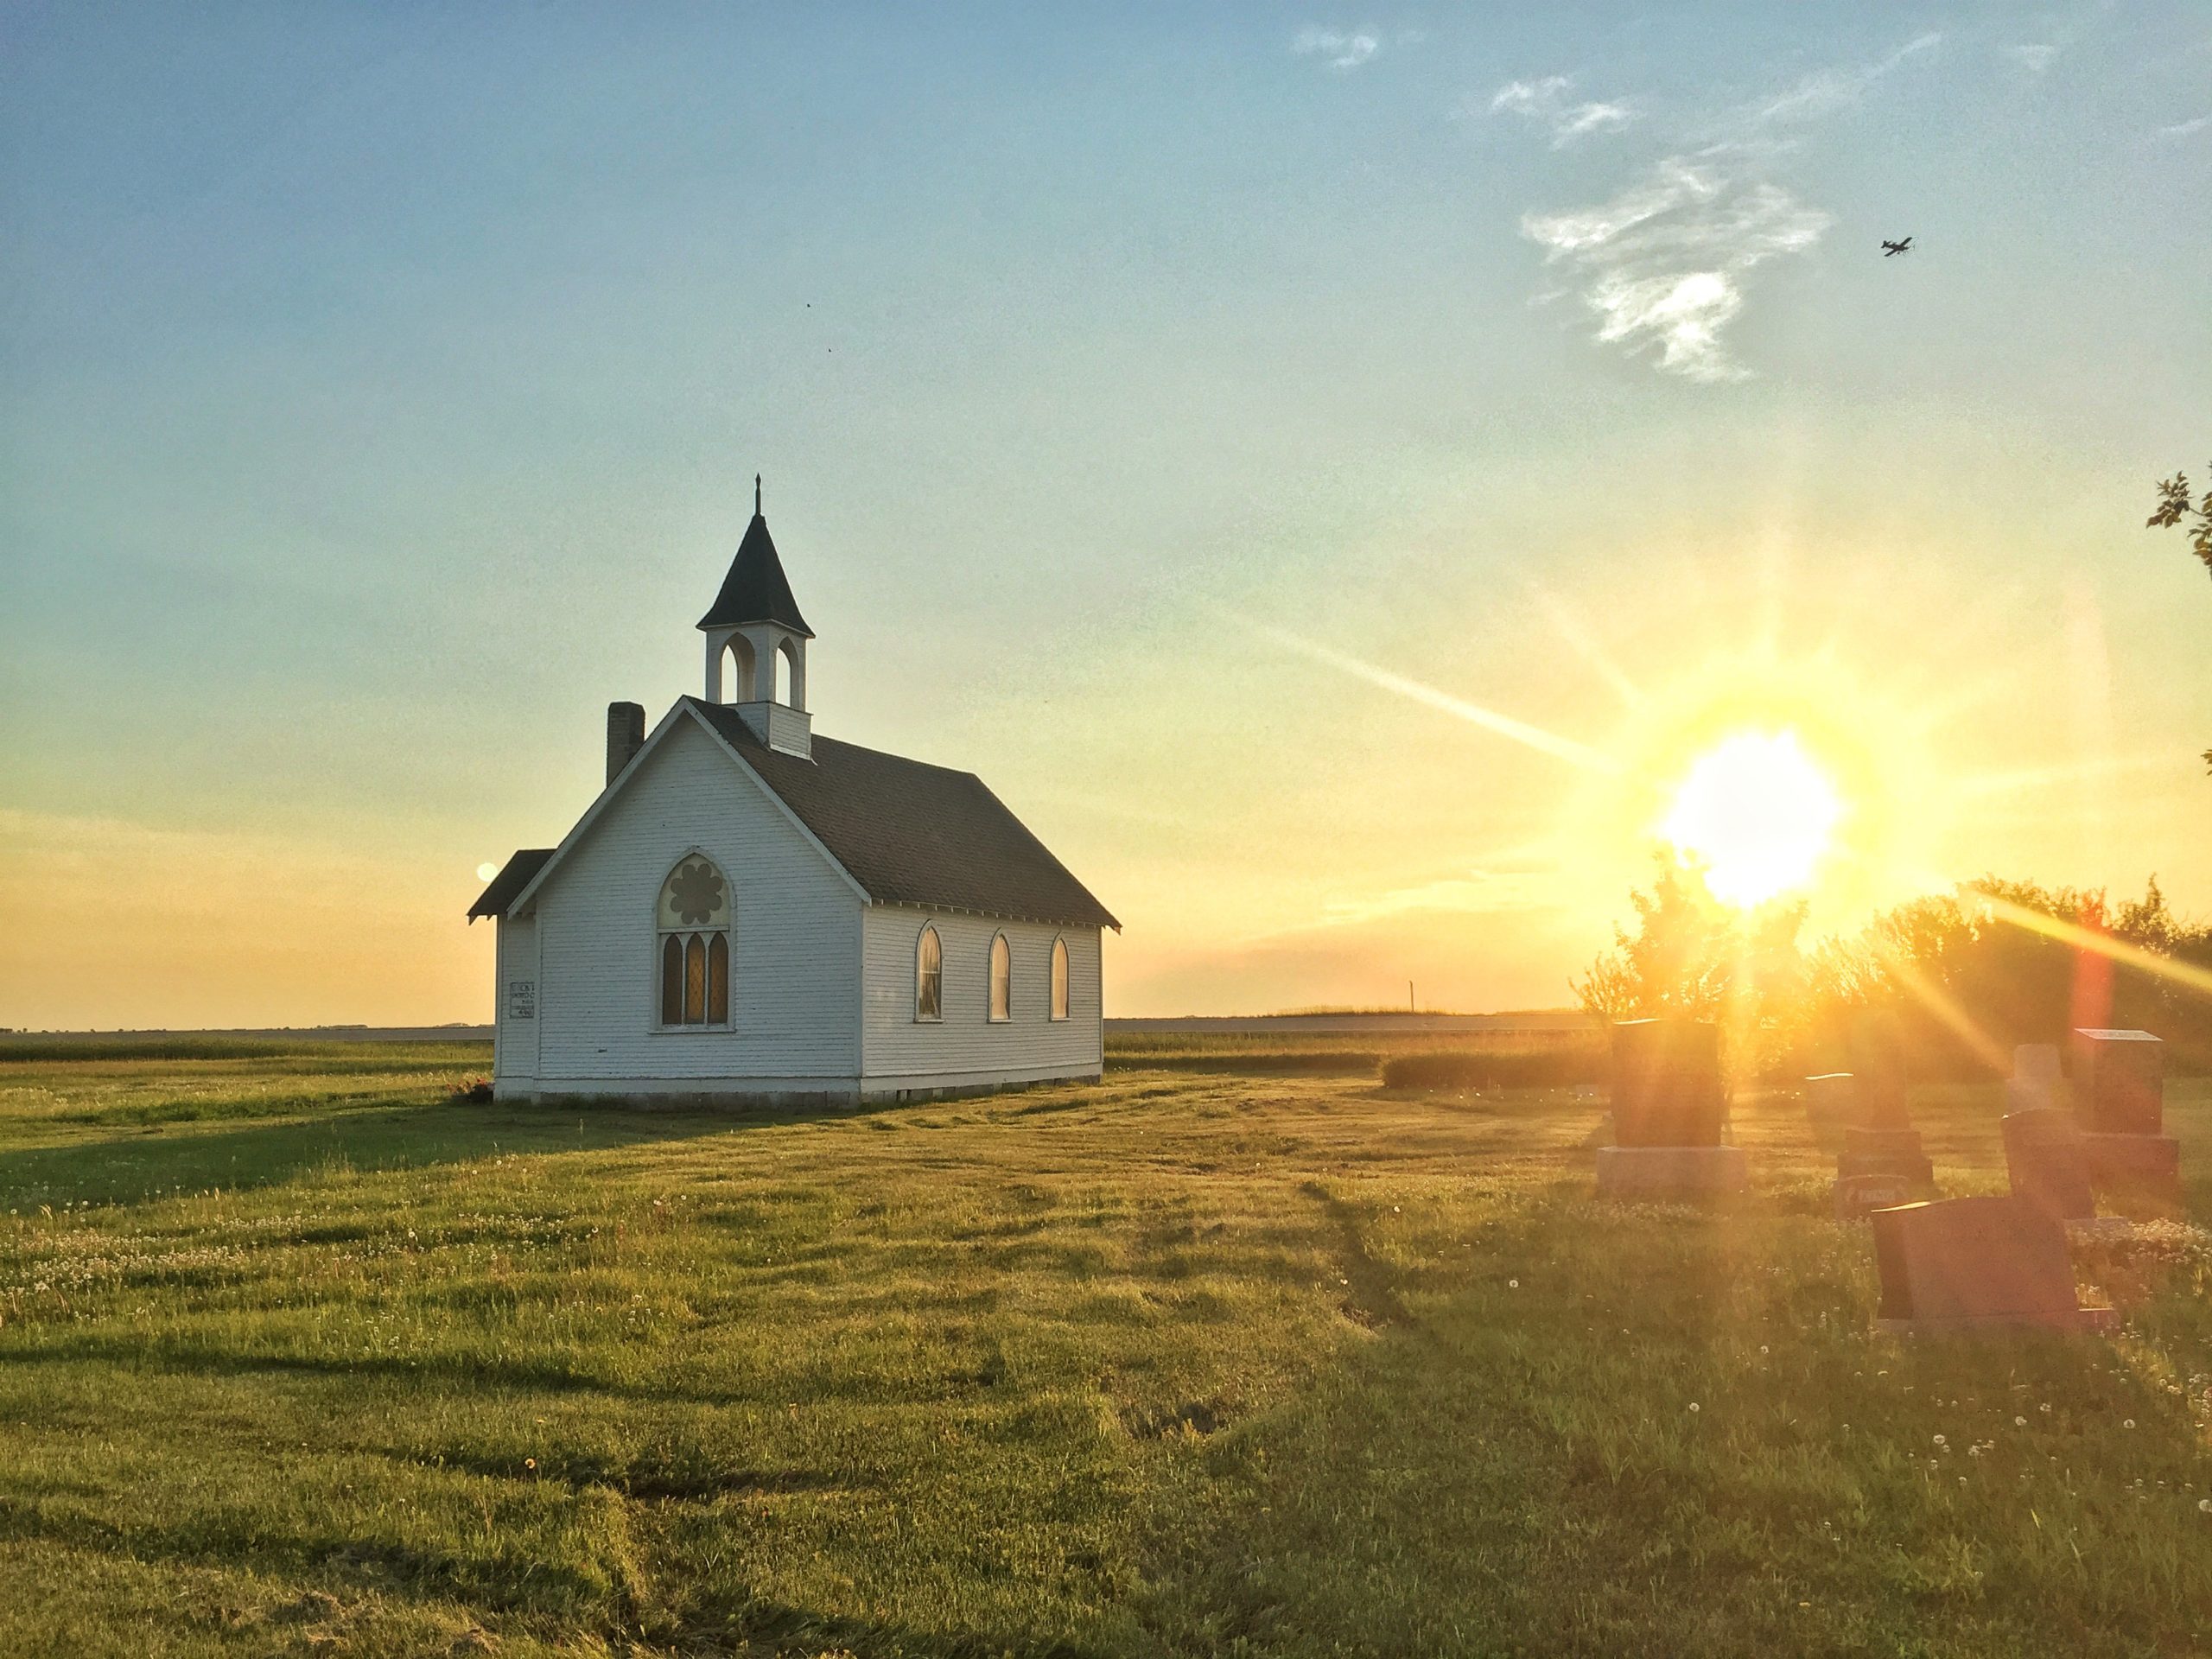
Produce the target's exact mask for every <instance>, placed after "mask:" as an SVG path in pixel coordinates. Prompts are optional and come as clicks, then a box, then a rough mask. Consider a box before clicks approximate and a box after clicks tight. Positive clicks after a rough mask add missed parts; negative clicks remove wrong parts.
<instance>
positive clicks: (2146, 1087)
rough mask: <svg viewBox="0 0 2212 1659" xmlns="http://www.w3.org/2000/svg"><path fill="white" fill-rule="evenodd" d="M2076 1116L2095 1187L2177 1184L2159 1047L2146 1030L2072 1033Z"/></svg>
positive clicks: (2177, 1154)
mask: <svg viewBox="0 0 2212 1659" xmlns="http://www.w3.org/2000/svg"><path fill="white" fill-rule="evenodd" d="M2074 1102H2075V1116H2076V1117H2077V1118H2078V1119H2079V1120H2080V1122H2081V1125H2082V1152H2083V1154H2084V1155H2085V1156H2086V1157H2087V1159H2088V1166H2089V1179H2091V1180H2092V1181H2094V1183H2095V1184H2096V1185H2100V1186H2107V1187H2113V1186H2146V1187H2152V1188H2155V1189H2158V1190H2160V1191H2164V1192H2175V1191H2177V1190H2178V1189H2179V1187H2180V1185H2181V1142H2179V1141H2177V1140H2175V1139H2174V1138H2173V1137H2172V1136H2171V1135H2167V1134H2166V1133H2165V1132H2164V1131H2165V1045H2164V1043H2162V1042H2160V1041H2159V1040H2158V1039H2157V1038H2156V1037H2153V1036H2152V1034H2151V1033H2149V1032H2147V1031H2102V1030H2082V1031H2077V1032H2075V1033H2074Z"/></svg>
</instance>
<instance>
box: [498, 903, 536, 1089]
mask: <svg viewBox="0 0 2212 1659" xmlns="http://www.w3.org/2000/svg"><path fill="white" fill-rule="evenodd" d="M492 925H493V926H494V927H496V928H497V929H499V938H498V941H497V949H496V950H494V951H493V957H494V959H495V961H496V963H497V968H496V970H495V971H496V974H497V977H498V982H497V983H496V984H495V985H494V986H493V988H492V994H493V1008H492V1032H493V1035H492V1082H493V1085H494V1087H495V1088H505V1087H507V1086H508V1085H511V1084H519V1085H521V1086H522V1088H521V1092H524V1093H527V1092H528V1091H529V1090H528V1085H529V1084H530V1083H531V1081H532V1080H533V1079H535V1078H536V1077H537V1029H538V1023H539V1022H538V1021H537V1020H536V1019H535V1018H532V1019H529V1020H517V1019H514V1018H513V1017H512V1014H513V1011H514V1007H515V1001H514V993H515V987H516V986H517V985H527V986H529V987H530V988H531V998H532V1001H533V1003H534V1001H535V999H536V995H537V923H536V922H534V921H532V920H531V919H530V918H528V917H509V916H502V917H500V918H499V919H498V920H496V921H495V922H493V924H492ZM533 1012H534V1009H533Z"/></svg>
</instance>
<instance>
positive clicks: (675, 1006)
mask: <svg viewBox="0 0 2212 1659" xmlns="http://www.w3.org/2000/svg"><path fill="white" fill-rule="evenodd" d="M653 922H654V925H655V928H656V930H657V931H658V933H659V936H660V968H659V977H660V1024H661V1027H662V1028H663V1029H664V1030H680V1029H682V1028H683V1027H690V1026H701V1027H715V1026H721V1027H727V1026H728V1024H729V931H730V893H729V882H728V879H727V878H725V877H724V876H723V874H722V873H721V871H720V870H719V869H717V868H715V861H713V860H712V859H710V858H709V857H707V856H706V855H704V854H702V853H690V854H687V855H685V856H684V857H683V858H680V859H678V860H677V863H676V868H674V869H672V870H671V871H670V872H669V873H668V880H665V881H664V882H662V883H661V886H660V898H659V899H658V901H657V902H656V904H655V906H654V909H653Z"/></svg>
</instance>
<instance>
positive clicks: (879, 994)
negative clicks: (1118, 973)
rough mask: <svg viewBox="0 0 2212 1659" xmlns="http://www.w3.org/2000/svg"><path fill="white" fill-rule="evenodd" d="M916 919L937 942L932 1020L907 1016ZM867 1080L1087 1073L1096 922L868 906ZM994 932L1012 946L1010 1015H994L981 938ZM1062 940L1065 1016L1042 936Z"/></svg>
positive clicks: (1097, 1023) (1019, 1078)
mask: <svg viewBox="0 0 2212 1659" xmlns="http://www.w3.org/2000/svg"><path fill="white" fill-rule="evenodd" d="M925 923H930V924H933V925H935V926H936V928H937V931H938V940H939V942H940V943H941V944H943V945H944V988H943V997H942V1007H943V1008H944V1018H943V1019H942V1020H934V1021H930V1020H916V1019H915V1018H914V947H915V944H916V942H917V941H918V939H919V938H921V932H922V927H923V925H924V924H925ZM1000 932H1003V933H1004V934H1005V935H1006V938H1007V945H1008V947H1009V948H1010V949H1011V950H1012V951H1013V953H1014V1003H1013V1014H1014V1017H1013V1018H1012V1019H1011V1020H1006V1021H1004V1022H1002V1023H999V1022H994V1021H992V1020H990V1019H989V1018H988V1015H989V1013H990V1006H991V938H992V936H993V935H994V934H995V933H1000ZM861 937H862V938H863V940H864V942H865V952H866V958H867V981H866V990H865V996H864V1003H865V1008H866V1014H865V1020H866V1028H867V1046H866V1050H865V1058H866V1072H867V1082H868V1086H869V1088H870V1090H871V1091H872V1092H880V1090H882V1089H883V1088H885V1087H887V1086H888V1087H893V1088H953V1087H968V1086H974V1084H975V1083H976V1082H978V1081H982V1080H984V1079H988V1078H996V1079H999V1080H1002V1081H1005V1082H1008V1083H1014V1082H1036V1081H1039V1080H1041V1079H1044V1078H1047V1077H1089V1076H1093V1075H1095V1074H1096V1072H1097V1071H1098V1069H1099V1060H1100V1054H1101V1047H1100V1045H1101V1040H1102V1039H1103V1033H1104V1031H1105V1027H1104V1024H1103V1018H1102V1016H1103V999H1102V996H1101V994H1100V977H1099V960H1098V930H1097V929H1096V928H1095V927H1052V926H1048V925H1045V924H1042V923H1038V922H995V921H991V920H988V919H987V918H982V917H978V916H960V915H947V914H944V913H943V912H934V911H928V910H922V909H918V908H913V907H910V906H904V905H877V906H871V907H870V908H869V909H868V912H867V914H866V915H865V916H864V917H863V918H862V920H861ZM1054 938H1065V940H1066V941H1067V944H1068V1017H1067V1018H1066V1019H1065V1020H1054V1019H1053V1018H1052V941H1053V939H1054Z"/></svg>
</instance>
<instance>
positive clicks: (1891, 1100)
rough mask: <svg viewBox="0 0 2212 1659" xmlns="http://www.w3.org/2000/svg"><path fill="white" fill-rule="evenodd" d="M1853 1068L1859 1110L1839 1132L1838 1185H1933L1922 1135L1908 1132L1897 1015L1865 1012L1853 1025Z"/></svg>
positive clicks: (1906, 1081) (1909, 1123) (1901, 1036)
mask: <svg viewBox="0 0 2212 1659" xmlns="http://www.w3.org/2000/svg"><path fill="white" fill-rule="evenodd" d="M1851 1063H1852V1075H1853V1077H1854V1078H1855V1079H1856V1080H1857V1085H1858V1094H1859V1110H1858V1115H1857V1116H1856V1117H1855V1118H1854V1119H1853V1124H1852V1127H1850V1128H1847V1129H1845V1130H1844V1132H1843V1151H1842V1153H1841V1154H1840V1155H1839V1156H1838V1157H1837V1159H1836V1160H1835V1171H1836V1175H1837V1177H1838V1179H1847V1178H1849V1177H1851V1176H1854V1175H1896V1176H1902V1177H1903V1178H1904V1179H1906V1180H1909V1181H1922V1182H1924V1181H1929V1180H1933V1179H1935V1175H1936V1172H1935V1169H1934V1167H1933V1166H1931V1165H1930V1164H1929V1161H1928V1154H1926V1153H1924V1152H1923V1151H1922V1150H1921V1149H1920V1131H1919V1130H1918V1129H1916V1128H1913V1127H1912V1114H1911V1111H1910V1096H1908V1095H1907V1093H1906V1090H1907V1087H1908V1085H1909V1084H1910V1075H1909V1073H1908V1071H1907V1068H1906V1065H1905V1052H1904V1033H1903V1031H1902V1030H1901V1029H1900V1027H1898V1024H1897V1016H1896V1015H1894V1014H1890V1013H1888V1012H1887V1011H1885V1010H1883V1009H1878V1008H1874V1009H1868V1010H1866V1012H1864V1013H1862V1014H1859V1017H1858V1018H1857V1019H1856V1020H1853V1022H1852V1027H1851Z"/></svg>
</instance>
